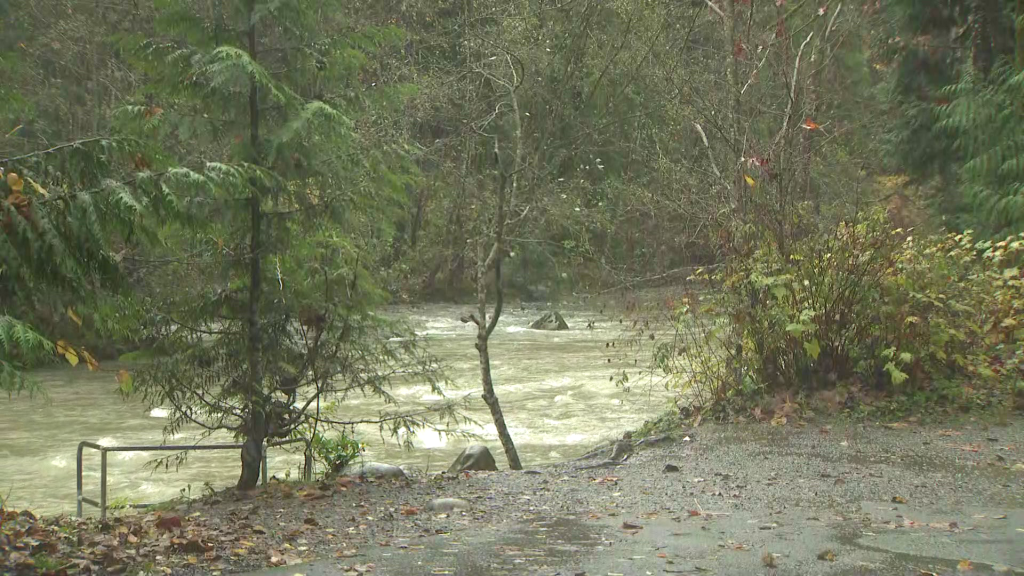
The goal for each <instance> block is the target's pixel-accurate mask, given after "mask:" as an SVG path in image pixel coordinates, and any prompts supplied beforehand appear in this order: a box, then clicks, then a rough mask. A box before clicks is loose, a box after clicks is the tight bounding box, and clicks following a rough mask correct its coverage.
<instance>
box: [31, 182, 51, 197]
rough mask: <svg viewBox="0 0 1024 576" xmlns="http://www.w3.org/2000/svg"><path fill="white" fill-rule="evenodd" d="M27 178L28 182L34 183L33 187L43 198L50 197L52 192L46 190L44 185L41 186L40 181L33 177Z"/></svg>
mask: <svg viewBox="0 0 1024 576" xmlns="http://www.w3.org/2000/svg"><path fill="white" fill-rule="evenodd" d="M25 180H28V183H29V184H31V185H32V188H34V189H35V191H36V193H37V194H39V195H40V196H42V197H43V198H49V197H50V193H49V192H47V191H46V188H43V187H42V186H40V185H39V183H38V182H36V181H35V180H33V179H31V178H25Z"/></svg>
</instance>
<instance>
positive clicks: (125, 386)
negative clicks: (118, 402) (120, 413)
mask: <svg viewBox="0 0 1024 576" xmlns="http://www.w3.org/2000/svg"><path fill="white" fill-rule="evenodd" d="M115 378H117V385H118V386H120V388H121V391H122V392H124V393H128V392H131V391H132V384H133V383H134V382H135V378H133V377H132V373H131V372H129V371H127V370H118V371H117V375H116V376H115Z"/></svg>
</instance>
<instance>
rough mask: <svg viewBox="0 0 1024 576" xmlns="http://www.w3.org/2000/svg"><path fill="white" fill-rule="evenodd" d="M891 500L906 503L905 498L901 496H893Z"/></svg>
mask: <svg viewBox="0 0 1024 576" xmlns="http://www.w3.org/2000/svg"><path fill="white" fill-rule="evenodd" d="M892 501H893V502H894V503H896V504H906V503H907V499H906V498H904V497H903V496H893V497H892Z"/></svg>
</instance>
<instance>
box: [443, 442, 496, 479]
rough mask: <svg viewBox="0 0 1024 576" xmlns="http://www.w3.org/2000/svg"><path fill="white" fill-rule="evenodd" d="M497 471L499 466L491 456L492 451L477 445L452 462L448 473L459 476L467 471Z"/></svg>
mask: <svg viewBox="0 0 1024 576" xmlns="http://www.w3.org/2000/svg"><path fill="white" fill-rule="evenodd" d="M497 469H498V465H497V464H495V463H494V456H492V455H491V451H490V450H488V449H487V446H481V445H479V444H477V445H475V446H470V447H469V448H466V449H465V450H463V451H462V453H461V454H459V457H458V458H456V459H455V462H452V465H451V466H449V467H448V473H449V474H458V473H459V472H463V471H466V470H490V471H494V470H497Z"/></svg>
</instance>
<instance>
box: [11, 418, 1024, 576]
mask: <svg viewBox="0 0 1024 576" xmlns="http://www.w3.org/2000/svg"><path fill="white" fill-rule="evenodd" d="M493 448H496V446H495V447H493ZM495 452H496V453H497V452H498V451H497V450H495ZM666 465H672V466H675V467H677V468H678V471H666V470H672V468H667V469H666ZM580 468H581V463H580V462H565V463H559V464H552V465H547V466H541V467H537V468H536V469H534V470H529V471H525V472H495V473H470V474H460V475H457V476H455V477H446V476H436V475H432V476H427V477H421V478H416V479H413V480H412V481H410V482H407V483H406V482H400V483H391V482H371V481H366V482H359V481H356V480H353V479H349V478H342V479H338V480H334V481H331V482H326V483H320V484H311V485H306V486H301V485H295V484H275V485H272V486H271V487H269V488H267V489H265V490H259V491H258V492H257V493H255V494H253V495H251V496H248V497H239V496H236V495H235V494H234V493H232V492H222V493H219V494H217V495H214V496H210V497H207V498H205V499H203V500H201V501H195V502H192V503H191V505H182V506H180V507H179V508H176V509H170V510H165V511H163V512H160V513H150V514H148V515H134V516H130V517H123V518H119V519H114V520H112V521H111V522H109V523H108V524H106V525H102V524H99V523H97V522H95V521H87V522H83V523H78V524H72V525H71V526H72V527H71V528H70V529H69V528H68V527H67V525H65V527H64V528H63V529H62V530H64V532H63V533H69V534H72V535H73V536H69V537H68V538H69V540H68V542H71V540H70V538H74V540H73V542H74V543H76V544H77V545H76V546H66V548H64V550H65V552H67V553H66V554H64V555H63V556H60V555H53V556H52V560H48V562H51V563H52V564H59V562H60V559H64V560H67V562H65V565H67V564H71V567H72V568H78V567H79V566H80V565H83V564H82V562H83V561H84V559H85V558H86V557H90V556H91V557H92V558H93V560H91V561H90V567H92V568H94V569H96V570H97V571H98V572H103V571H104V570H109V569H110V568H113V569H114V570H117V568H118V567H119V566H120V567H127V566H128V565H131V564H134V565H136V566H143V567H145V568H148V569H149V570H151V571H152V572H153V573H180V574H217V573H220V574H226V573H232V572H245V571H247V570H249V571H251V570H258V572H255V573H253V574H257V573H258V574H281V575H286V576H291V575H293V574H305V575H306V576H312V575H314V574H338V573H342V574H359V573H371V574H380V575H396V576H397V575H402V576H412V575H418V574H460V575H461V574H466V575H477V574H479V575H485V574H525V573H538V574H590V575H596V574H602V575H603V574H699V573H715V574H914V575H921V574H929V573H935V574H954V573H963V572H964V570H966V569H968V568H969V569H970V570H971V573H974V574H986V573H1024V420H1022V419H1020V418H1016V419H1013V420H1011V421H1010V422H1009V423H1007V424H1006V425H1005V426H993V425H988V424H985V423H981V422H971V421H967V422H963V423H959V424H952V423H927V424H920V423H900V424H896V425H889V426H884V425H878V424H867V423H850V422H843V421H825V420H821V421H816V422H809V423H807V425H806V426H804V427H796V426H792V425H790V426H778V427H774V426H770V425H768V424H762V423H746V424H728V425H719V424H704V425H702V426H701V427H700V428H698V429H695V430H694V429H685V428H680V429H678V430H676V431H675V435H674V438H673V439H672V440H671V441H666V442H663V443H659V444H655V445H653V446H651V447H649V448H645V447H644V446H643V445H642V446H640V447H639V449H638V451H637V452H636V453H635V454H634V455H633V456H631V457H630V458H629V459H628V460H627V461H626V462H625V464H623V465H620V466H609V467H599V468H590V469H580ZM437 498H458V499H460V500H463V501H464V502H466V503H467V504H468V507H467V508H466V509H464V510H451V511H439V510H430V509H429V504H430V502H432V501H434V500H435V499H437ZM5 530H6V529H5ZM53 530H57V531H59V530H61V529H57V528H54V529H53ZM133 539H134V542H133ZM65 544H67V542H66V543H65ZM76 555H77V558H78V563H73V562H71V560H70V559H71V558H74V557H76ZM25 558H29V557H28V556H26V557H25ZM105 565H106V566H107V568H106V569H104V568H103V566H105ZM273 565H279V566H278V567H277V568H273V567H272V566H273ZM133 573H134V572H133Z"/></svg>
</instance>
